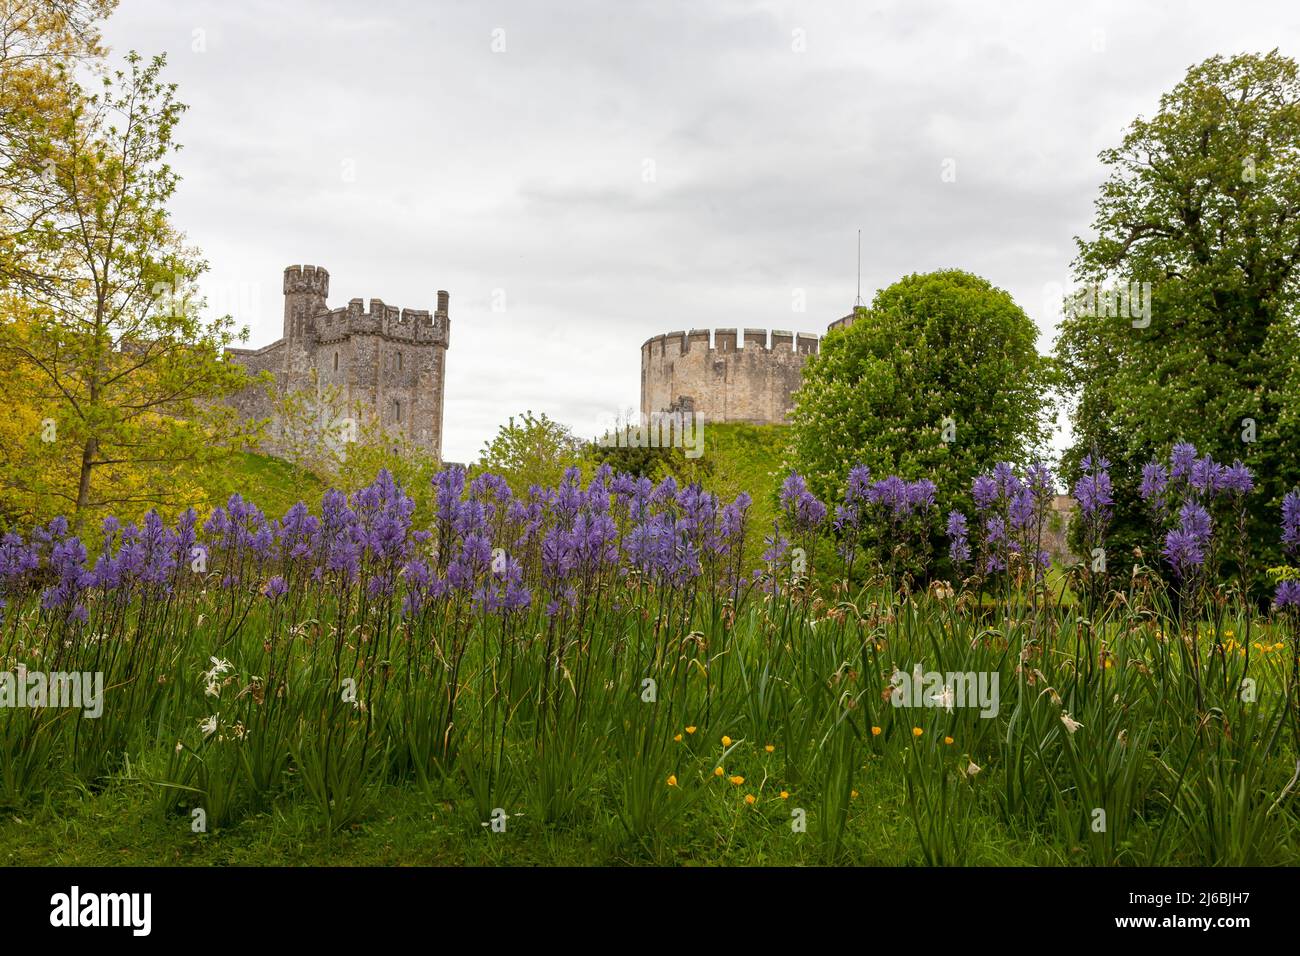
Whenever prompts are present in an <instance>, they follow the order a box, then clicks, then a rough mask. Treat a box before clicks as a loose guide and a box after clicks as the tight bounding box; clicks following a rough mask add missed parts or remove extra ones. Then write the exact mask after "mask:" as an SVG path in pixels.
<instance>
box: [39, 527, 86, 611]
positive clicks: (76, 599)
mask: <svg viewBox="0 0 1300 956" xmlns="http://www.w3.org/2000/svg"><path fill="white" fill-rule="evenodd" d="M50 524H51V531H53V528H54V522H51V523H50ZM61 527H62V530H63V533H65V534H66V532H67V522H66V521H65V522H63V523H62V525H61ZM51 540H53V534H52V535H51ZM86 556H87V555H86V546H85V545H83V544H82V543H81V539H80V538H77V537H71V538H64V539H63V540H61V541H57V542H55V543H54V546H53V547H52V548H51V550H50V570H52V571H53V572H54V573H55V574H56V575H58V583H56V584H55V585H54V586H52V587H48V588H46V589H45V590H44V591H42V592H41V608H42V609H44V610H46V611H53V610H59V609H65V608H66V609H67V612H68V613H67V619H68V620H69V621H81V622H83V623H84V622H85V621H86V619H87V613H86V608H85V606H84V605H83V604H82V603H81V594H82V591H84V590H85V588H87V587H88V586H90V584H91V583H92V582H93V579H94V578H93V575H92V574H91V573H90V572H89V571H87V570H86Z"/></svg>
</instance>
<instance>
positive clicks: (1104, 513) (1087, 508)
mask: <svg viewBox="0 0 1300 956" xmlns="http://www.w3.org/2000/svg"><path fill="white" fill-rule="evenodd" d="M1081 466H1082V471H1083V474H1082V476H1081V477H1080V478H1079V480H1078V481H1076V482H1075V483H1074V499H1075V501H1077V502H1078V503H1079V513H1080V514H1082V515H1083V517H1084V518H1086V519H1089V520H1094V519H1095V520H1101V521H1104V520H1105V519H1107V518H1109V516H1110V510H1111V507H1112V506H1113V505H1114V503H1115V500H1114V498H1113V497H1112V496H1111V485H1110V473H1109V472H1108V471H1107V469H1108V468H1110V462H1108V461H1107V460H1106V459H1105V458H1098V459H1097V460H1096V461H1093V458H1092V456H1091V455H1088V456H1086V457H1085V458H1084V459H1083V462H1082V463H1081Z"/></svg>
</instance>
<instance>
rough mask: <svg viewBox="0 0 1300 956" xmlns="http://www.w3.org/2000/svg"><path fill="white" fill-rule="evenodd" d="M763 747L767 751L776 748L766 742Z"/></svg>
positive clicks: (770, 751) (769, 751)
mask: <svg viewBox="0 0 1300 956" xmlns="http://www.w3.org/2000/svg"><path fill="white" fill-rule="evenodd" d="M763 749H764V750H766V751H767V752H768V753H772V751H774V750H776V748H775V747H773V746H772V745H771V744H768V745H767V746H766V747H764V748H763Z"/></svg>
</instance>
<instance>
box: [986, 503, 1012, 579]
mask: <svg viewBox="0 0 1300 956" xmlns="http://www.w3.org/2000/svg"><path fill="white" fill-rule="evenodd" d="M1006 543H1007V526H1006V522H1004V521H1003V520H1002V519H1001V518H999V517H998V516H997V515H993V516H992V517H990V518H988V519H987V520H985V522H984V544H985V546H986V547H988V548H989V553H988V557H987V559H986V560H985V562H984V571H985V573H991V572H993V571H1005V570H1006V569H1007V562H1006V560H1005V559H1004V558H1003V557H1002V555H1001V553H1000V546H1001V545H1004V544H1006Z"/></svg>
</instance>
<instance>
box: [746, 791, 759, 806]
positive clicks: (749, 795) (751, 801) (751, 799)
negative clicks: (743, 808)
mask: <svg viewBox="0 0 1300 956" xmlns="http://www.w3.org/2000/svg"><path fill="white" fill-rule="evenodd" d="M757 799H758V798H757V797H755V796H754V795H753V794H752V793H747V794H745V802H746V803H748V804H749V805H750V806H751V807H752V806H753V805H754V801H755V800H757Z"/></svg>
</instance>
